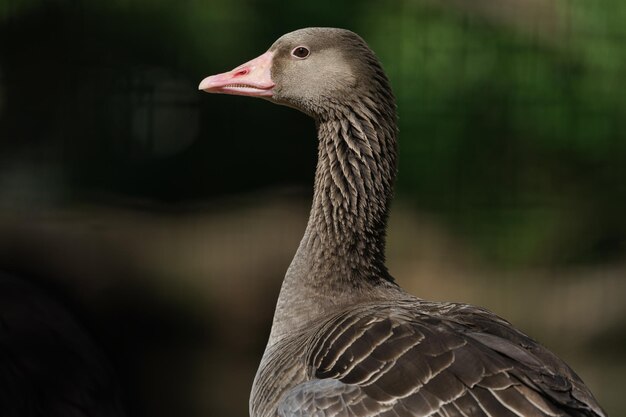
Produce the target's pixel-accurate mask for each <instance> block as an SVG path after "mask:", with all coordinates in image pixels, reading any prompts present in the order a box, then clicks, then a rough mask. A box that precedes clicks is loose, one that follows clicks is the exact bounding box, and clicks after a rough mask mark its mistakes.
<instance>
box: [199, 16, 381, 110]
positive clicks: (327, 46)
mask: <svg viewBox="0 0 626 417" xmlns="http://www.w3.org/2000/svg"><path fill="white" fill-rule="evenodd" d="M381 84H382V85H381ZM381 88H382V89H387V90H389V87H388V84H387V79H386V77H385V76H384V73H383V71H382V68H381V67H380V64H379V62H378V60H377V59H376V57H375V56H374V53H373V52H372V51H371V50H370V49H369V47H368V46H367V44H366V43H365V41H363V39H362V38H361V37H359V36H358V35H357V34H355V33H353V32H351V31H349V30H345V29H335V28H306V29H300V30H296V31H294V32H291V33H288V34H286V35H284V36H282V37H281V38H279V39H278V40H277V41H276V42H275V43H274V44H273V45H272V46H271V47H270V48H269V50H268V51H267V52H265V53H264V54H262V55H260V56H259V57H257V58H255V59H253V60H251V61H248V62H246V63H244V64H242V65H240V66H238V67H236V68H235V69H233V70H231V71H228V72H225V73H221V74H217V75H212V76H209V77H207V78H205V79H204V80H202V82H201V83H200V85H199V89H200V90H203V91H206V92H209V93H221V94H233V95H243V96H252V97H261V98H264V99H267V100H270V101H272V102H275V103H277V104H282V105H286V106H289V107H293V108H296V109H298V110H301V111H303V112H305V113H307V114H309V115H311V116H313V117H316V118H317V117H320V116H322V115H324V114H326V113H327V112H328V110H329V108H333V107H335V106H340V105H341V104H342V103H343V102H355V101H357V100H358V99H359V98H361V97H365V96H370V97H371V96H372V95H373V94H372V93H373V92H374V91H375V90H377V89H381Z"/></svg>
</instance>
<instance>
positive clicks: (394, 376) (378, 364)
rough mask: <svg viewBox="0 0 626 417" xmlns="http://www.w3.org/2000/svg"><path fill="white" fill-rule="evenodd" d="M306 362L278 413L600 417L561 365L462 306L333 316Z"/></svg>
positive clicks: (501, 324)
mask: <svg viewBox="0 0 626 417" xmlns="http://www.w3.org/2000/svg"><path fill="white" fill-rule="evenodd" d="M429 309H430V310H431V311H428V310H429ZM444 310H445V311H444ZM416 311H419V313H415V312H416ZM307 361H308V366H309V369H310V370H311V371H310V372H311V375H310V376H311V379H310V380H308V381H307V382H304V383H302V384H299V385H297V386H295V387H294V388H292V389H291V390H289V391H287V392H286V394H285V395H284V396H283V397H282V400H281V401H280V403H279V408H278V415H279V416H281V417H295V416H303V417H304V416H318V417H331V416H332V417H344V416H345V417H347V416H354V417H357V416H358V417H364V416H389V417H391V416H398V417H399V416H406V417H409V416H415V417H417V416H438V417H457V416H458V417H496V416H497V417H509V416H510V417H519V416H523V417H555V416H581V417H582V416H589V417H600V416H605V414H604V412H603V411H602V410H601V408H600V407H599V405H598V404H597V402H596V401H595V399H594V398H593V396H592V394H591V393H590V391H589V390H588V389H587V388H586V387H585V386H584V384H583V383H582V381H581V380H580V379H579V378H578V376H576V374H574V372H573V371H572V370H571V369H570V368H569V367H568V366H567V365H566V364H565V363H563V362H562V361H561V360H560V359H558V358H557V357H556V356H555V355H553V354H552V353H550V352H549V351H548V350H546V349H545V348H543V347H542V346H540V345H539V344H537V343H536V342H534V341H533V340H531V339H530V338H528V337H527V336H525V335H524V334H522V333H521V332H519V331H517V330H515V329H514V328H513V327H512V326H511V325H510V324H509V323H507V322H506V321H504V320H502V319H500V318H498V317H497V316H495V315H493V314H492V313H490V312H488V311H486V310H482V309H478V308H476V307H472V306H467V305H456V304H445V305H442V304H434V303H431V304H430V305H429V304H428V303H423V304H422V305H421V306H420V308H419V310H418V309H417V308H410V307H406V308H398V307H397V306H387V307H385V306H383V307H381V306H378V307H377V308H371V307H370V308H367V307H364V308H362V309H358V310H353V311H351V312H349V313H345V314H341V315H339V316H336V317H334V318H333V319H332V320H330V321H328V322H327V323H326V324H325V325H324V326H323V327H322V328H321V330H320V331H319V332H317V333H316V334H315V336H314V337H313V338H312V343H311V345H310V351H309V354H308V355H307Z"/></svg>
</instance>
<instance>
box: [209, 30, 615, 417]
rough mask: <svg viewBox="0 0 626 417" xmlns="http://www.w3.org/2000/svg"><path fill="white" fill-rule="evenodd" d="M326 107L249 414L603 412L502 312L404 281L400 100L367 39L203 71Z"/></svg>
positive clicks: (298, 40) (297, 41) (231, 83)
mask: <svg viewBox="0 0 626 417" xmlns="http://www.w3.org/2000/svg"><path fill="white" fill-rule="evenodd" d="M200 89H202V90H205V91H208V92H217V93H227V94H239V95H249V96H260V97H263V98H266V99H268V100H270V101H273V102H276V103H278V104H283V105H287V106H290V107H294V108H296V109H299V110H301V111H303V112H305V113H307V114H308V115H310V116H311V117H312V118H314V119H315V121H316V123H317V128H318V138H319V154H318V164H317V170H316V176H315V187H314V196H313V204H312V208H311V215H310V218H309V222H308V225H307V228H306V231H305V233H304V237H303V239H302V242H301V243H300V247H299V248H298V251H297V253H296V255H295V257H294V259H293V261H292V263H291V265H290V267H289V269H288V271H287V274H286V276H285V279H284V281H283V285H282V288H281V292H280V296H279V298H278V303H277V306H276V312H275V316H274V322H273V325H272V331H271V334H270V338H269V341H268V344H267V348H266V350H265V354H264V355H263V359H262V361H261V365H260V367H259V370H258V372H257V375H256V378H255V381H254V385H253V388H252V395H251V398H250V414H251V416H252V417H275V416H281V417H295V416H319V417H322V416H323V417H331V416H336V417H344V416H345V417H348V416H355V417H357V416H358V417H365V416H403V417H404V416H406V417H409V416H412V417H424V416H437V417H508V416H511V417H516V416H517V417H519V416H523V417H535V416H536V417H548V416H549V417H552V416H570V417H582V416H586V417H601V416H606V414H605V413H604V412H603V411H602V409H601V407H600V406H599V405H598V403H597V402H596V400H595V399H594V397H593V395H592V394H591V392H590V391H589V389H588V388H587V387H586V386H585V385H584V383H583V382H582V381H581V380H580V378H578V376H577V375H576V374H575V373H574V372H573V371H572V370H571V369H570V368H569V367H568V366H567V365H566V364H565V363H564V362H563V361H561V360H560V359H559V358H558V357H556V356H555V355H554V354H552V353H551V352H550V351H548V350H547V349H545V348H544V347H542V346H541V345H539V344H538V343H536V342H535V341H534V340H532V339H531V338H529V337H528V336H526V335H524V334H523V333H521V332H520V331H519V330H517V329H515V328H514V327H513V326H511V325H510V324H509V323H508V322H506V321H505V320H503V319H501V318H499V317H497V316H496V315H494V314H493V313H491V312H489V311H487V310H484V309H481V308H478V307H474V306H470V305H465V304H453V303H437V302H429V301H425V300H422V299H419V298H416V297H414V296H412V295H410V294H408V293H406V292H405V291H403V290H402V289H401V288H400V287H398V286H397V284H395V282H394V280H393V278H392V277H391V275H390V274H389V273H388V271H387V268H386V267H385V257H384V250H385V229H386V224H387V215H388V210H389V203H390V200H391V196H392V189H393V183H394V180H395V173H396V132H397V131H396V107H395V100H394V97H393V94H392V92H391V88H390V86H389V82H388V80H387V77H386V76H385V73H384V71H383V69H382V67H381V65H380V63H379V61H378V59H377V58H376V56H375V55H374V53H373V52H372V51H371V50H370V49H369V48H368V46H367V45H366V43H365V42H364V41H363V40H362V39H361V38H360V37H359V36H358V35H356V34H354V33H352V32H350V31H347V30H342V29H330V28H308V29H302V30H298V31H295V32H292V33H289V34H287V35H285V36H283V37H281V38H280V39H279V40H278V41H276V43H274V45H272V47H271V48H270V49H269V50H268V52H266V53H265V54H263V55H261V56H260V57H259V58H257V59H255V60H253V61H250V62H248V63H246V64H244V65H242V66H240V67H237V68H235V69H234V70H233V71H230V72H228V73H224V74H219V75H216V76H211V77H208V78H206V79H205V80H203V82H202V83H201V84H200Z"/></svg>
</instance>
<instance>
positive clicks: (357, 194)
mask: <svg viewBox="0 0 626 417" xmlns="http://www.w3.org/2000/svg"><path fill="white" fill-rule="evenodd" d="M382 98H383V100H381V97H376V96H375V97H372V98H370V97H365V98H362V97H361V98H359V100H358V101H354V102H345V101H344V102H332V101H331V102H329V103H328V108H327V111H326V112H325V113H324V114H323V115H322V117H320V118H318V120H317V127H318V138H319V149H318V163H317V169H316V174H315V191H314V196H313V205H312V209H311V215H310V217H309V222H308V225H307V230H306V233H305V237H304V239H303V242H302V249H305V250H306V252H308V256H309V257H310V259H311V260H312V264H311V265H310V267H311V270H310V271H309V274H311V275H310V276H311V277H312V278H313V277H315V279H320V280H324V281H327V280H329V279H330V280H337V281H341V283H350V284H351V285H353V286H356V287H358V286H360V285H361V284H362V283H364V282H368V283H376V282H378V281H381V280H388V281H391V280H393V279H392V278H391V277H390V275H389V274H388V272H387V269H386V267H385V230H386V226H387V217H388V209H389V203H390V201H391V197H392V193H393V184H394V180H395V175H396V155H397V150H396V118H395V105H393V97H392V96H391V100H389V97H382ZM390 101H391V103H392V104H391V105H389V104H388V103H389V102H390Z"/></svg>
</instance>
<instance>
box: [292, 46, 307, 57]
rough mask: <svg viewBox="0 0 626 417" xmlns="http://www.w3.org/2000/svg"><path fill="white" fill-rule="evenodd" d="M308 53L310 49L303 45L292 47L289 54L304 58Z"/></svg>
mask: <svg viewBox="0 0 626 417" xmlns="http://www.w3.org/2000/svg"><path fill="white" fill-rule="evenodd" d="M310 53H311V51H309V48H307V47H305V46H296V47H295V48H293V51H291V55H293V56H295V57H296V58H298V59H304V58H306V57H307V56H309V54H310Z"/></svg>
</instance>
